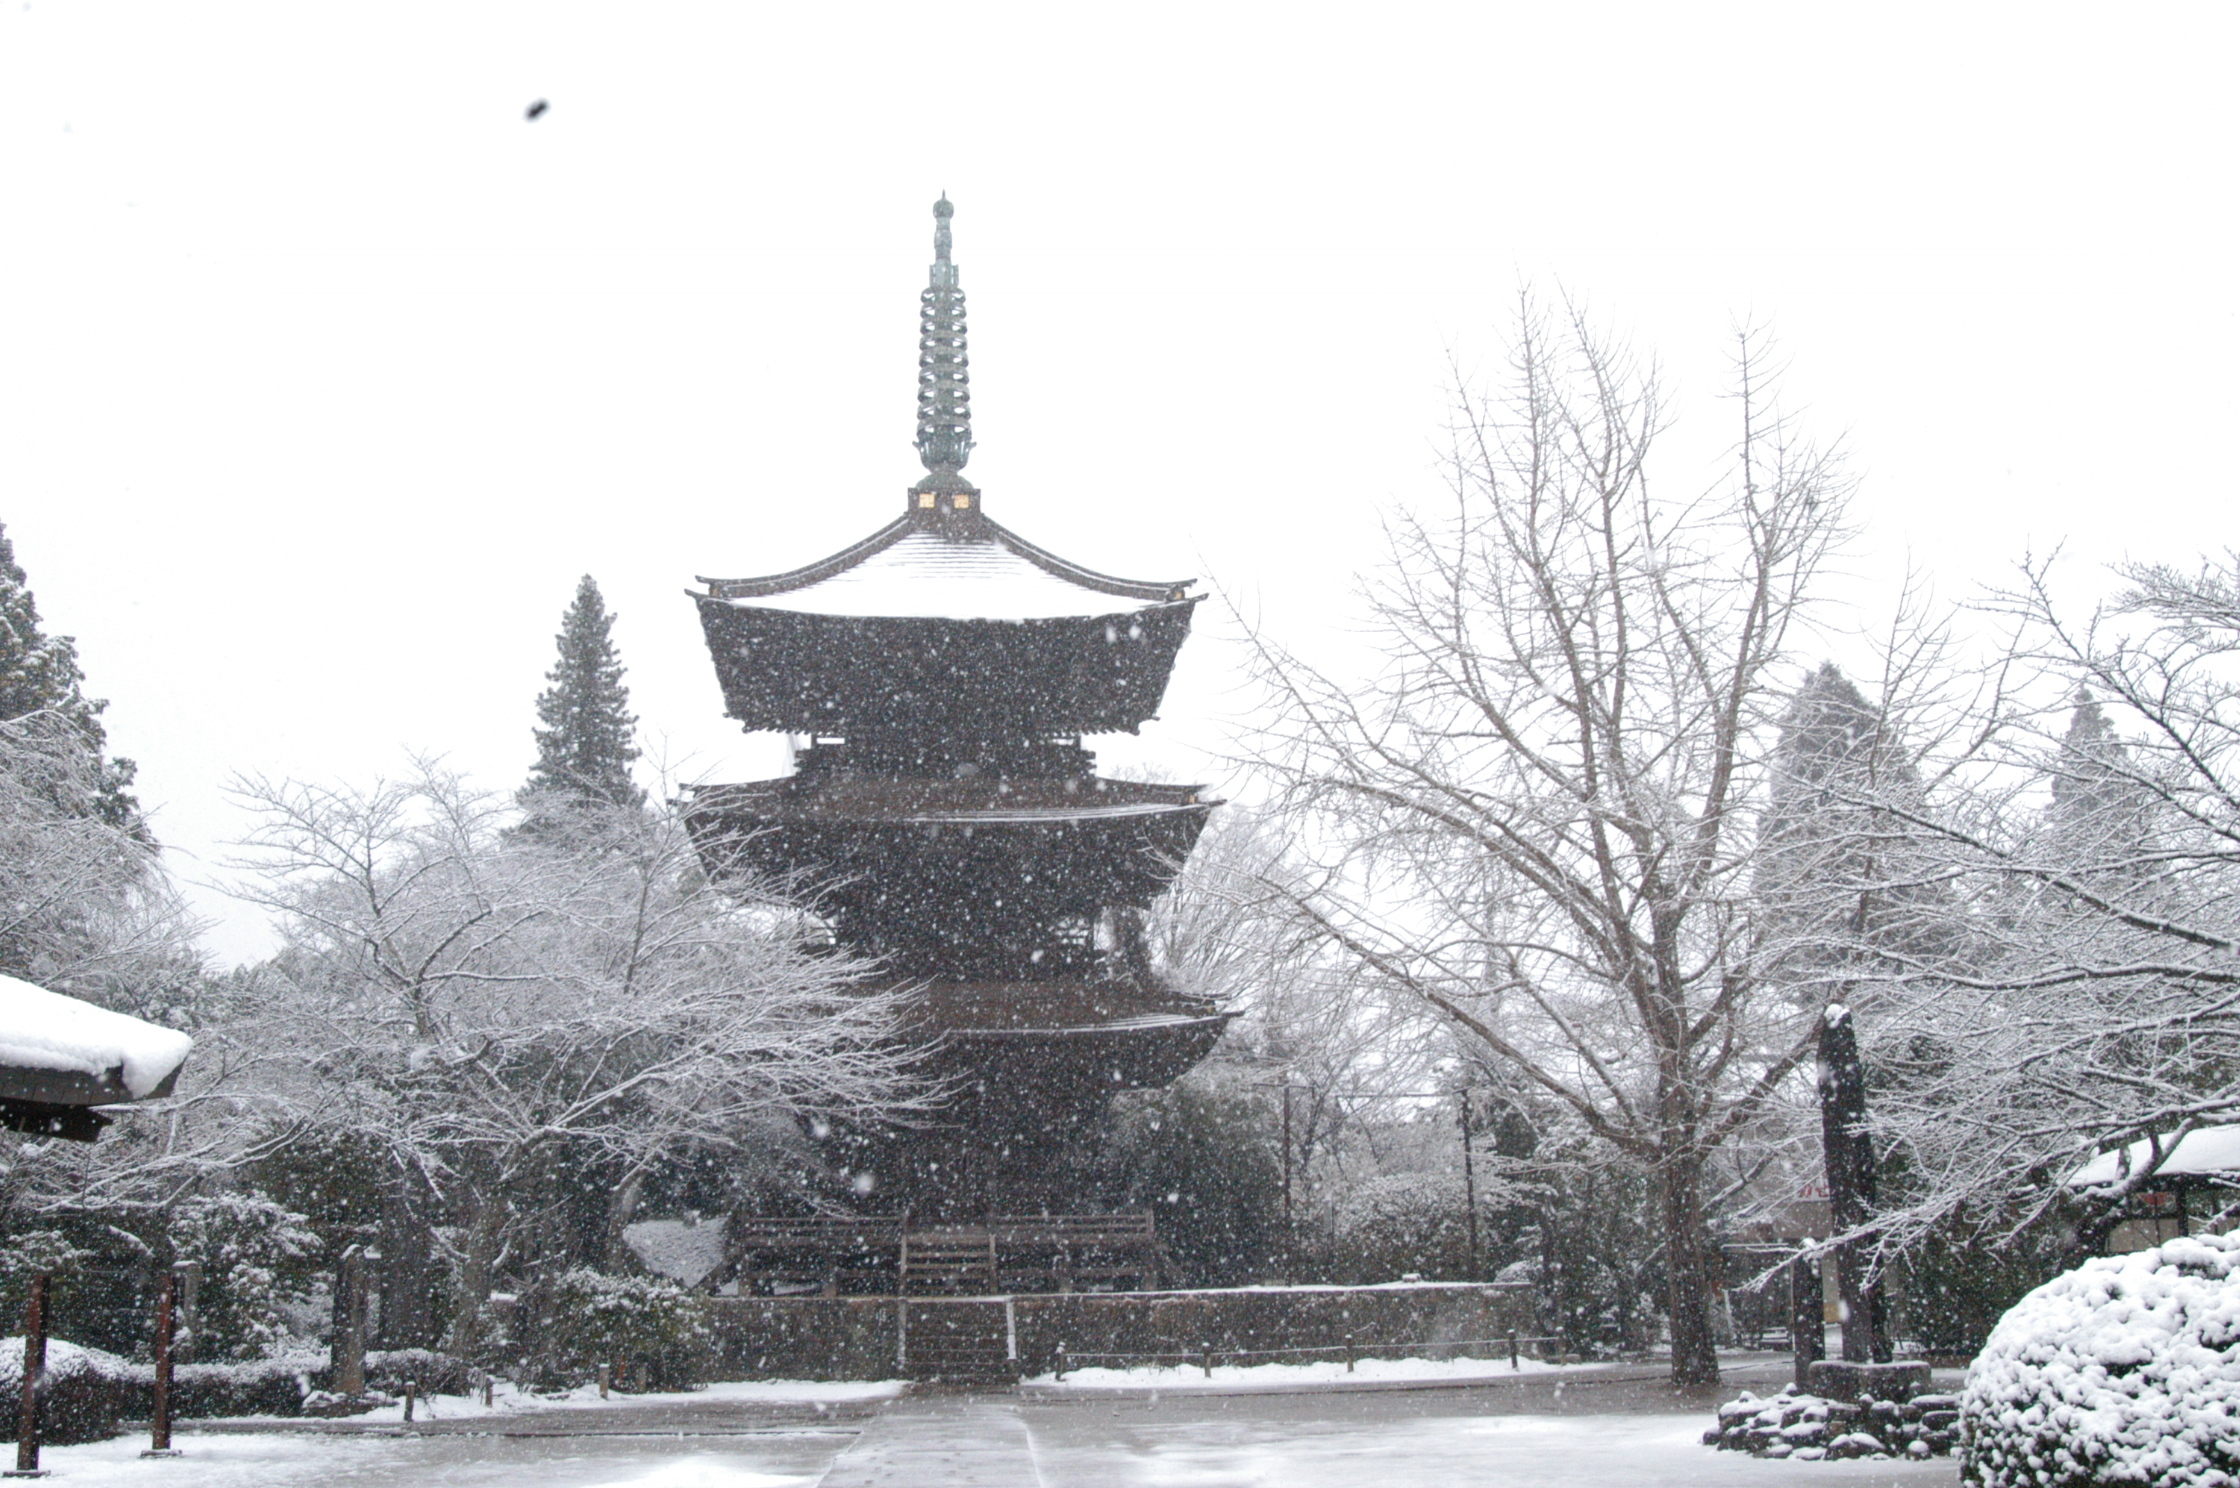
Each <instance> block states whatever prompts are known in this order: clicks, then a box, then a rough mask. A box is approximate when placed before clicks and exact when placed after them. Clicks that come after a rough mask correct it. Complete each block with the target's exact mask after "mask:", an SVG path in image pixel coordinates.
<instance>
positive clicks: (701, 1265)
mask: <svg viewBox="0 0 2240 1488" xmlns="http://www.w3.org/2000/svg"><path fill="white" fill-rule="evenodd" d="M622 1243H623V1244H624V1245H626V1246H628V1247H629V1248H630V1253H631V1254H632V1255H634V1256H636V1257H637V1258H638V1261H639V1263H640V1264H641V1265H643V1266H644V1267H645V1268H646V1270H648V1271H650V1272H652V1273H653V1274H654V1275H655V1276H662V1277H667V1278H668V1279H669V1280H671V1281H673V1282H676V1283H677V1284H678V1285H679V1286H682V1287H686V1288H691V1287H697V1286H698V1285H700V1283H701V1282H703V1281H706V1280H707V1279H708V1275H709V1273H710V1272H712V1271H714V1270H715V1269H716V1267H718V1266H720V1265H722V1264H723V1262H724V1254H725V1249H724V1234H723V1221H722V1220H720V1219H716V1220H704V1219H701V1218H699V1217H698V1216H694V1217H692V1218H690V1219H644V1220H640V1221H638V1222H637V1223H636V1224H629V1225H624V1226H623V1227H622Z"/></svg>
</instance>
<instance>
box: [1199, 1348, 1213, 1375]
mask: <svg viewBox="0 0 2240 1488" xmlns="http://www.w3.org/2000/svg"><path fill="white" fill-rule="evenodd" d="M1198 1363H1199V1364H1200V1365H1201V1366H1202V1367H1203V1368H1204V1369H1205V1372H1206V1378H1207V1379H1212V1378H1213V1348H1212V1346H1211V1345H1210V1344H1203V1343H1201V1344H1199V1345H1198Z"/></svg>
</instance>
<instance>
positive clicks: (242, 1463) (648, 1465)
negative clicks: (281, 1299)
mask: <svg viewBox="0 0 2240 1488" xmlns="http://www.w3.org/2000/svg"><path fill="white" fill-rule="evenodd" d="M1496 1395H1499V1396H1501V1397H1505V1398H1513V1397H1509V1392H1506V1391H1503V1392H1491V1391H1488V1392H1481V1395H1480V1396H1478V1397H1475V1398H1474V1397H1472V1396H1471V1395H1469V1394H1466V1393H1465V1394H1449V1393H1447V1392H1443V1391H1442V1392H1435V1393H1433V1394H1429V1395H1426V1394H1415V1395H1325V1396H1315V1397H1305V1396H1297V1395H1290V1396H1264V1397H1259V1398H1234V1397H1232V1398H1228V1399H1214V1398H1204V1397H1200V1398H1179V1399H1178V1398H1176V1397H1172V1396H1169V1397H1164V1398H1162V1399H1161V1400H1160V1401H1159V1402H1157V1403H1146V1402H1129V1401H1121V1400H1116V1401H1111V1402H1088V1403H1082V1402H1061V1401H1051V1402H1046V1403H1035V1402H1031V1401H1021V1400H1018V1399H1015V1398H1012V1397H1005V1396H980V1397H958V1396H940V1395H934V1396H922V1397H921V1396H910V1397H906V1398H903V1399H900V1400H897V1401H895V1402H893V1403H892V1404H890V1405H889V1406H887V1407H886V1409H885V1410H884V1411H883V1412H882V1413H881V1414H880V1415H879V1416H878V1417H877V1418H876V1419H874V1420H871V1421H868V1422H865V1421H855V1422H850V1423H847V1424H835V1425H832V1426H816V1425H808V1426H799V1427H778V1428H775V1429H769V1430H760V1431H755V1432H754V1433H753V1434H750V1435H735V1436H720V1435H676V1436H669V1435H661V1434H657V1432H656V1431H654V1430H648V1431H647V1432H645V1433H642V1434H640V1433H632V1434H628V1435H615V1434H612V1433H613V1431H614V1427H613V1425H612V1421H613V1418H612V1417H607V1418H605V1420H604V1421H603V1422H602V1424H601V1427H600V1429H601V1430H602V1431H604V1432H607V1433H609V1434H604V1435H594V1436H564V1435H557V1434H550V1433H547V1432H544V1431H542V1430H541V1429H540V1430H539V1431H538V1432H537V1433H535V1434H530V1435H516V1436H508V1435H506V1434H504V1433H503V1432H502V1431H497V1430H493V1431H489V1432H483V1433H477V1434H467V1433H449V1434H440V1435H429V1436H393V1435H359V1436H344V1437H337V1436H318V1435H312V1434H308V1433H305V1434H283V1433H275V1434H269V1435H245V1436H220V1435H202V1434H195V1433H187V1434H183V1435H182V1436H181V1437H180V1438H179V1444H180V1446H181V1447H182V1448H184V1450H185V1454H186V1455H184V1456H182V1457H179V1458H175V1459H171V1460H168V1461H158V1462H150V1461H143V1460H141V1459H140V1457H139V1455H138V1454H139V1450H140V1448H141V1446H142V1445H144V1439H142V1438H130V1439H125V1440H119V1441H114V1442H103V1443H97V1444H95V1445H91V1446H83V1447H63V1448H59V1449H49V1451H48V1453H47V1465H48V1466H50V1467H52V1468H53V1469H54V1470H55V1476H54V1478H53V1479H52V1481H53V1482H55V1483H56V1484H58V1485H62V1484H68V1485H80V1488H294V1485H316V1488H330V1485H331V1488H405V1485H412V1488H424V1485H428V1484H443V1485H445V1488H450V1485H454V1484H456V1485H460V1488H482V1485H499V1484H507V1485H513V1484H518V1485H525V1488H877V1485H882V1484H883V1485H886V1488H1248V1485H1250V1488H1259V1485H1266V1488H1360V1485H1361V1484H1362V1483H1364V1482H1375V1483H1377V1484H1378V1485H1380V1488H1417V1485H1425V1488H1444V1485H1450V1484H1453V1485H1461V1484H1471V1485H1476V1484H1481V1483H1498V1484H1500V1485H1502V1488H1601V1485H1612V1488H1618V1485H1623V1488H1805V1485H1812V1488H1951V1485H1953V1484H1956V1483H1957V1481H1958V1476H1959V1474H1958V1470H1957V1468H1955V1467H1954V1465H1953V1464H1952V1462H1951V1461H1950V1460H1949V1459H1947V1460H1940V1461H1934V1462H1926V1463H1915V1462H1809V1463H1799V1462H1773V1461H1761V1460H1759V1459H1756V1458H1752V1457H1746V1456H1743V1455H1741V1454H1739V1453H1734V1452H1719V1451H1714V1450H1713V1449H1711V1448H1709V1447H1706V1446H1704V1445H1702V1444H1701V1442H1700V1441H1699V1438H1700V1436H1701V1435H1702V1432H1703V1429H1704V1426H1705V1423H1706V1421H1707V1420H1708V1414H1707V1413H1705V1412H1699V1411H1689V1412H1685V1413H1672V1412H1659V1413H1656V1414H1626V1413H1614V1414H1586V1413H1582V1414H1578V1415H1546V1414H1539V1415H1531V1414H1500V1413H1496V1412H1495V1411H1494V1410H1492V1409H1488V1408H1487V1404H1488V1401H1490V1400H1491V1399H1492V1398H1493V1397H1495V1396H1496ZM699 1398H702V1399H704V1398H705V1397H699ZM664 1419H665V1418H663V1417H660V1416H650V1417H648V1425H649V1427H652V1426H654V1425H655V1424H656V1423H659V1422H663V1421H664ZM522 1424H523V1425H526V1424H527V1423H526V1422H523V1423H522ZM698 1424H699V1426H700V1428H701V1429H702V1430H708V1429H712V1428H713V1427H714V1425H715V1423H714V1422H713V1421H712V1420H711V1419H710V1418H708V1417H705V1416H702V1417H700V1418H699V1419H698Z"/></svg>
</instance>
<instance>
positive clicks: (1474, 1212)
mask: <svg viewBox="0 0 2240 1488" xmlns="http://www.w3.org/2000/svg"><path fill="white" fill-rule="evenodd" d="M1462 1216H1463V1223H1464V1224H1465V1225H1466V1226H1467V1228H1468V1229H1469V1232H1470V1264H1469V1267H1468V1270H1467V1271H1466V1272H1465V1277H1466V1279H1468V1280H1471V1281H1475V1280H1477V1278H1478V1173H1477V1169H1476V1168H1475V1167H1474V1166H1473V1165H1472V1159H1471V1156H1470V1087H1469V1086H1467V1085H1465V1086H1463V1087H1462Z"/></svg>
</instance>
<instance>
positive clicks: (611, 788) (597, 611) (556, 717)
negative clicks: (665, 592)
mask: <svg viewBox="0 0 2240 1488" xmlns="http://www.w3.org/2000/svg"><path fill="white" fill-rule="evenodd" d="M613 630H614V616H613V615H611V614H609V613H608V612H607V605H606V601H605V600H603V599H601V598H600V596H599V586H598V585H597V584H596V583H594V582H593V581H592V578H591V575H589V574H585V575H584V576H583V581H582V582H581V583H579V584H577V585H576V597H575V602H574V603H573V604H571V605H569V606H568V612H567V614H565V615H564V616H562V617H561V620H560V634H559V636H558V637H556V639H557V640H558V642H559V646H560V659H559V660H558V661H557V662H555V663H554V664H553V668H552V670H551V671H549V672H547V673H545V680H546V681H547V682H550V683H551V684H552V685H551V686H550V687H548V688H546V689H545V690H544V691H543V692H542V693H541V694H539V695H538V697H537V721H538V722H539V723H541V724H542V725H543V727H542V728H539V729H538V730H537V731H536V735H537V762H536V764H534V765H532V766H530V768H529V783H528V785H527V786H526V787H524V788H523V790H522V793H521V794H522V797H523V799H524V800H526V799H528V798H529V797H532V796H537V795H545V794H557V795H562V796H575V797H578V798H580V799H582V800H585V801H602V802H605V803H607V804H609V805H613V806H627V807H638V806H643V805H644V804H645V801H646V793H645V792H644V791H643V790H641V789H639V788H638V786H637V784H636V782H634V781H633V780H631V778H630V766H631V764H632V763H633V762H634V761H636V759H637V758H638V750H637V747H636V746H635V745H634V744H632V743H631V742H630V741H631V738H632V736H633V731H634V730H635V729H636V728H637V726H638V720H637V718H636V717H635V716H634V715H633V714H632V713H631V712H630V689H629V688H627V687H625V686H623V685H622V658H621V656H620V655H619V654H618V653H617V652H616V651H615V646H614V636H613V634H612V632H613Z"/></svg>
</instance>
